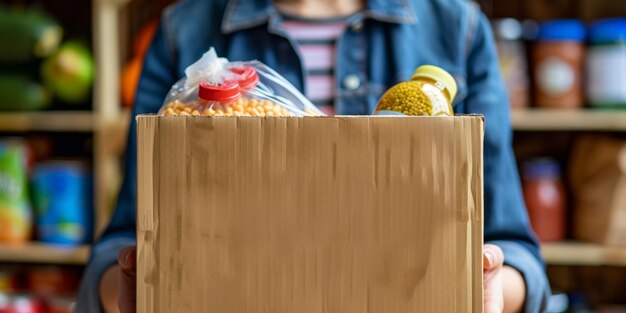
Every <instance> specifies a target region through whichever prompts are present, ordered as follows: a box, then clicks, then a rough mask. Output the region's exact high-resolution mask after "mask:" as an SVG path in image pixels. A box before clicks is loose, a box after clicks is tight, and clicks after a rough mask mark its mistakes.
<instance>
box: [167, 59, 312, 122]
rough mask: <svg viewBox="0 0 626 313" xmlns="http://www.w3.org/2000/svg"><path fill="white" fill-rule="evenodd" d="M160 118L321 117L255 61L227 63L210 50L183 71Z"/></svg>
mask: <svg viewBox="0 0 626 313" xmlns="http://www.w3.org/2000/svg"><path fill="white" fill-rule="evenodd" d="M159 114H160V115H167V116H177V115H208V116H315V115H324V113H322V112H321V111H320V110H319V109H318V108H317V107H315V105H313V104H312V103H311V102H310V101H309V100H308V99H307V98H306V97H304V95H302V93H300V91H298V90H297V89H296V88H295V87H294V86H293V85H292V84H291V83H289V82H288V81H287V80H286V79H285V78H284V77H282V76H281V75H280V74H278V73H276V72H275V71H274V70H272V69H271V68H269V67H268V66H266V65H265V64H263V63H261V62H258V61H249V62H229V61H228V60H227V59H225V58H219V57H218V56H217V54H216V53H215V50H214V49H213V48H211V50H209V51H208V52H207V53H205V54H204V55H203V56H202V58H200V60H198V61H197V62H196V63H194V64H192V65H190V66H189V67H187V69H185V77H184V78H182V79H181V80H179V81H178V82H177V83H176V84H175V85H174V86H172V88H171V89H170V91H169V93H168V95H167V97H166V99H165V101H164V103H163V106H162V107H161V110H160V111H159Z"/></svg>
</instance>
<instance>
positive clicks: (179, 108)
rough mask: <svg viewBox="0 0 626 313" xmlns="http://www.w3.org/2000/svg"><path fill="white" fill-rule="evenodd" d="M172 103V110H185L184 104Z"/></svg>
mask: <svg viewBox="0 0 626 313" xmlns="http://www.w3.org/2000/svg"><path fill="white" fill-rule="evenodd" d="M174 102H175V104H174V108H175V109H178V110H183V109H184V108H185V104H184V103H182V102H180V101H178V100H176V101H174Z"/></svg>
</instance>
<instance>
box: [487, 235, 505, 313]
mask: <svg viewBox="0 0 626 313" xmlns="http://www.w3.org/2000/svg"><path fill="white" fill-rule="evenodd" d="M503 264H504V254H503V253H502V249H500V247H498V246H496V245H490V244H486V245H484V246H483V288H484V291H485V292H484V297H485V313H502V312H503V311H504V286H503V285H502V276H503V270H502V268H503Z"/></svg>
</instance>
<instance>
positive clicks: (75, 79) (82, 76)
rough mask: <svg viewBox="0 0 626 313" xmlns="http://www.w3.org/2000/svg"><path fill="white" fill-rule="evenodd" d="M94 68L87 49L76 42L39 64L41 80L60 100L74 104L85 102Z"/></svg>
mask: <svg viewBox="0 0 626 313" xmlns="http://www.w3.org/2000/svg"><path fill="white" fill-rule="evenodd" d="M94 67H95V65H94V61H93V56H92V55H91V52H90V51H89V48H88V47H87V46H86V45H85V44H83V43H81V42H79V41H68V42H66V43H64V44H63V45H62V46H61V47H60V48H59V50H58V51H56V52H55V53H54V54H53V55H52V56H51V57H49V58H48V59H46V60H45V61H44V63H43V64H42V65H41V77H42V78H43V81H44V83H45V85H46V86H47V87H48V88H49V89H50V91H52V93H53V94H54V95H55V96H56V97H57V98H59V99H60V100H61V101H64V102H67V103H70V104H78V103H83V102H85V101H87V100H89V95H90V91H91V85H92V83H93V78H94V72H95V68H94Z"/></svg>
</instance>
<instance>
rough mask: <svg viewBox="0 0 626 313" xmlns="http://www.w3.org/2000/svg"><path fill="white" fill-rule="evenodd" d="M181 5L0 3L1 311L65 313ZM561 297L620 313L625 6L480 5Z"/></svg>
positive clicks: (613, 0)
mask: <svg viewBox="0 0 626 313" xmlns="http://www.w3.org/2000/svg"><path fill="white" fill-rule="evenodd" d="M172 2H174V1H171V0H151V1H149V0H93V1H85V0H64V1H55V0H31V1H25V0H22V1H17V0H15V1H11V0H1V1H0V40H1V42H2V43H1V44H0V94H1V95H2V96H1V97H0V313H8V312H19V313H31V312H36V313H42V312H44V313H47V312H54V313H61V312H71V307H72V303H73V302H74V301H75V296H76V290H77V285H78V282H79V280H80V278H81V273H82V270H83V268H84V265H85V263H86V261H87V257H88V253H89V244H90V243H91V242H93V240H94V238H97V237H98V236H99V234H100V233H101V232H102V231H103V229H104V227H105V226H106V224H107V222H108V219H109V218H110V216H111V213H112V209H113V204H114V202H115V198H116V195H117V192H118V189H119V187H120V184H121V179H122V173H121V171H120V166H121V165H122V158H121V156H122V154H123V150H124V145H125V141H126V132H127V127H128V126H127V124H128V121H129V110H130V108H131V107H132V103H133V99H134V92H135V88H136V84H137V80H138V77H139V74H140V72H141V65H142V60H143V57H144V54H145V52H146V49H147V47H148V45H149V43H150V40H151V37H152V34H153V32H154V29H155V25H156V23H157V22H158V18H159V16H160V14H161V11H162V9H163V8H165V7H166V6H167V5H169V4H170V3H172ZM478 3H479V5H480V6H481V7H482V9H483V10H484V12H485V13H486V14H487V15H488V17H489V18H490V19H491V20H492V25H493V28H494V33H495V36H496V40H497V46H498V51H499V54H500V65H501V69H502V75H503V78H504V80H505V82H506V84H507V87H508V91H509V94H510V98H511V105H512V107H513V108H512V111H511V112H512V113H511V119H512V125H513V130H514V149H515V153H516V156H517V160H518V162H519V169H520V177H521V178H522V186H523V190H524V197H525V200H526V203H527V206H528V210H529V215H530V218H531V222H532V225H533V228H534V229H535V231H536V232H537V234H538V236H539V237H540V239H541V241H542V251H543V253H544V257H545V259H546V262H547V265H548V267H547V272H548V275H549V277H550V280H551V283H552V287H553V289H554V293H555V295H554V296H553V297H552V299H551V301H550V308H549V312H555V313H556V312H602V313H608V312H612V313H615V312H626V1H622V0H508V1H497V0H483V1H478Z"/></svg>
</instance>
